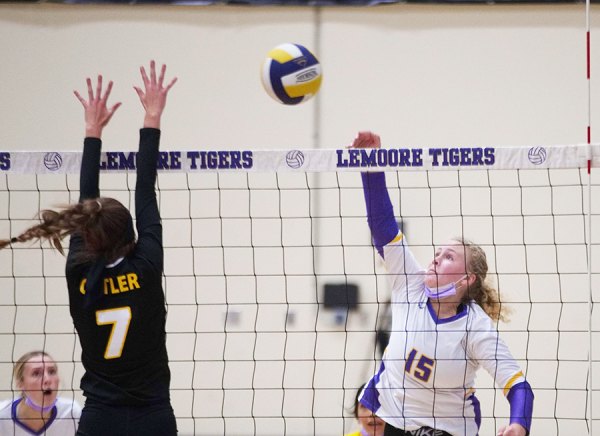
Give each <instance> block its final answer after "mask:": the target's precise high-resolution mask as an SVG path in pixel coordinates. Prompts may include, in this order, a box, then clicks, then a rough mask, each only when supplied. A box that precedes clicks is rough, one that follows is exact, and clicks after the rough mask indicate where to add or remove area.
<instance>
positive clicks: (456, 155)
mask: <svg viewBox="0 0 600 436" xmlns="http://www.w3.org/2000/svg"><path fill="white" fill-rule="evenodd" d="M135 156H136V153H135V152H133V151H105V152H103V153H102V158H101V165H100V166H101V170H102V171H109V172H117V171H128V170H133V169H135ZM588 162H589V163H590V164H591V166H592V167H600V145H598V144H594V145H591V146H590V145H553V146H532V147H507V146H503V147H447V148H442V147H440V148H433V147H432V148H418V147H415V148H382V149H362V150H359V149H313V150H297V149H292V150H289V149H288V150H229V151H228V150H218V151H217V150H175V151H161V152H160V156H159V160H158V162H157V165H158V169H159V170H160V171H169V172H214V171H219V172H221V171H230V170H231V171H243V172H281V171H301V172H321V171H364V170H365V169H366V168H371V169H377V170H382V171H398V170H412V171H414V170H420V169H423V170H457V169H460V170H469V169H471V170H486V169H498V170H506V169H511V170H514V169H542V168H586V167H587V166H588ZM80 165H81V152H80V151H78V152H56V151H40V152H27V151H18V152H14V151H10V152H8V151H0V174H1V173H14V174H19V173H20V174H44V173H58V174H61V173H62V174H76V173H78V172H79V168H80Z"/></svg>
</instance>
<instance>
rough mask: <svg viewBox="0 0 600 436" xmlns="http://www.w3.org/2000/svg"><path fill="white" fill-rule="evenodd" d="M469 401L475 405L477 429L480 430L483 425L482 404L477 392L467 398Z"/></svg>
mask: <svg viewBox="0 0 600 436" xmlns="http://www.w3.org/2000/svg"><path fill="white" fill-rule="evenodd" d="M467 401H470V402H471V405H472V406H473V410H474V411H475V424H477V430H479V428H480V427H481V404H480V403H479V400H478V399H477V397H476V396H475V394H472V395H471V396H470V397H469V398H467Z"/></svg>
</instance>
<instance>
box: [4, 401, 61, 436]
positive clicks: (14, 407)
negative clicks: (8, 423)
mask: <svg viewBox="0 0 600 436" xmlns="http://www.w3.org/2000/svg"><path fill="white" fill-rule="evenodd" d="M21 401H23V398H19V399H18V400H15V401H13V403H12V407H11V418H12V420H13V421H14V423H15V424H17V425H18V426H19V427H21V428H22V429H23V430H25V431H26V432H27V433H30V434H34V435H36V436H37V435H42V434H46V430H48V427H50V426H51V425H52V423H53V422H54V420H55V419H56V415H57V413H58V411H57V410H56V406H54V407H53V408H52V413H51V414H50V418H48V420H47V421H46V423H45V424H44V426H43V427H42V428H40V429H39V430H38V431H34V430H33V429H31V428H29V427H27V425H25V424H24V423H22V422H21V421H20V420H19V418H18V417H17V406H18V405H19V403H20V402H21Z"/></svg>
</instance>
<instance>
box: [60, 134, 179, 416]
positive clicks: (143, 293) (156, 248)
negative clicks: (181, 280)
mask: <svg viewBox="0 0 600 436" xmlns="http://www.w3.org/2000/svg"><path fill="white" fill-rule="evenodd" d="M159 139H160V131H159V130H157V129H150V128H144V129H141V130H140V147H139V152H138V154H137V182H136V187H135V210H136V227H137V233H138V240H137V243H136V245H135V249H134V251H133V252H132V253H131V254H130V255H129V256H127V257H125V258H123V259H122V260H120V261H119V262H116V264H114V265H108V266H107V267H106V268H105V269H104V273H103V276H102V280H101V288H103V289H86V287H85V284H86V277H87V274H88V272H89V270H90V268H91V267H92V263H90V262H87V263H85V262H84V263H81V262H80V261H79V260H78V257H77V255H78V253H80V252H81V250H82V249H83V248H84V247H83V244H84V242H83V239H82V237H81V235H79V234H74V235H72V237H71V241H70V245H69V255H68V258H67V266H66V277H67V284H68V288H69V306H70V311H71V316H72V317H73V322H74V324H75V328H76V330H77V333H78V335H79V340H80V342H81V348H82V357H81V360H82V363H83V366H84V368H85V374H84V376H83V378H82V380H81V389H82V390H83V393H84V395H85V396H86V397H87V398H88V399H90V400H95V401H98V402H101V403H106V404H112V405H147V404H154V403H164V402H169V383H170V378H171V376H170V372H169V367H168V357H167V350H166V334H165V322H166V310H165V297H164V292H163V289H162V271H163V247H162V226H161V222H160V214H159V211H158V204H157V201H156V193H155V189H154V185H155V182H156V162H157V157H158V145H159ZM100 149H101V141H100V140H99V139H95V138H86V139H85V142H84V151H83V158H82V165H81V186H80V201H83V200H85V199H89V198H96V197H98V196H99V187H98V180H99V165H100ZM93 293H95V294H93ZM92 294H93V295H92Z"/></svg>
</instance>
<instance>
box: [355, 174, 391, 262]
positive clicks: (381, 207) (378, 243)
mask: <svg viewBox="0 0 600 436" xmlns="http://www.w3.org/2000/svg"><path fill="white" fill-rule="evenodd" d="M361 176H362V183H363V192H364V194H365V204H366V205H367V221H368V223H369V228H370V229H371V235H372V237H373V244H374V245H375V248H376V249H377V252H378V253H379V254H380V255H381V257H383V247H384V245H387V244H388V243H389V242H390V241H392V240H393V239H394V238H395V237H396V236H398V232H399V231H400V229H399V228H398V223H397V222H396V219H395V218H394V208H393V207H392V202H391V201H390V195H389V193H388V190H387V186H386V183H385V174H384V173H382V172H377V173H361Z"/></svg>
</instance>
